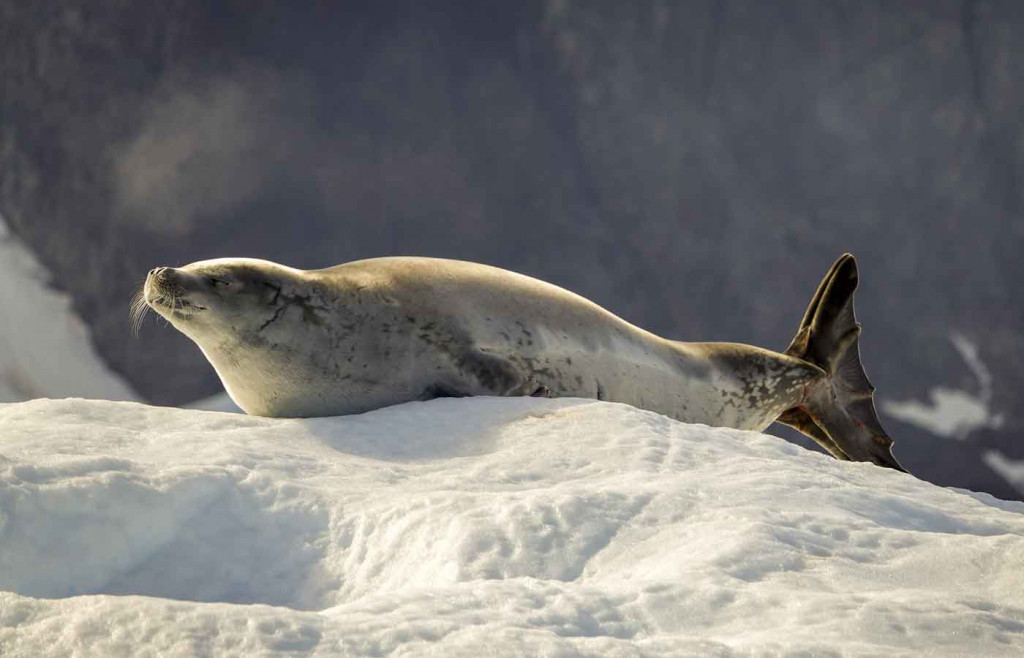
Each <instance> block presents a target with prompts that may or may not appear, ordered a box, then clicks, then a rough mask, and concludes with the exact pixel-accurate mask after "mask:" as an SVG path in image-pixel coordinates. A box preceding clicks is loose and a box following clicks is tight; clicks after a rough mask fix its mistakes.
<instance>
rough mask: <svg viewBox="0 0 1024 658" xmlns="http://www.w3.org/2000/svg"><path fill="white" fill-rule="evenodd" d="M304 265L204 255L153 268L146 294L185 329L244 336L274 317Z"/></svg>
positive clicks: (200, 338)
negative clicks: (293, 266) (202, 258)
mask: <svg viewBox="0 0 1024 658" xmlns="http://www.w3.org/2000/svg"><path fill="white" fill-rule="evenodd" d="M298 272H299V271H298V270H292V269H291V268H288V267H284V266H282V265H278V264H276V263H270V262H268V261H260V260H254V259H245V258H222V259H217V260H207V261H200V262H197V263H192V264H190V265H185V266H184V267H157V268H154V269H152V270H150V272H149V276H147V277H146V284H145V287H144V288H143V298H144V299H145V301H146V304H148V305H149V307H150V308H152V309H153V310H154V311H156V312H157V313H159V314H160V315H162V316H163V317H164V318H166V319H167V320H168V321H169V322H170V323H171V324H173V325H174V326H175V328H177V329H178V330H179V331H181V332H182V333H184V334H185V335H187V336H188V337H189V338H191V339H192V340H194V341H196V342H197V343H199V345H200V347H204V348H205V347H210V346H211V345H209V344H208V343H209V342H210V341H215V342H216V341H219V340H223V339H224V338H227V337H229V336H230V337H232V338H233V339H238V338H242V337H244V336H245V334H247V333H248V332H250V331H252V330H254V329H255V328H258V327H259V326H260V325H261V324H262V323H264V322H266V321H267V320H269V319H271V318H273V317H274V314H275V312H276V311H277V308H278V304H277V302H278V301H279V300H280V298H281V295H282V293H283V292H285V293H286V292H287V291H288V290H287V289H288V288H290V287H291V286H290V282H291V281H293V280H294V279H295V276H296V274H297V273H298Z"/></svg>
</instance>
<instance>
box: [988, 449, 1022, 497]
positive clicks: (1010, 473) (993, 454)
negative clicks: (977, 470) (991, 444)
mask: <svg viewBox="0 0 1024 658" xmlns="http://www.w3.org/2000/svg"><path fill="white" fill-rule="evenodd" d="M981 458H982V459H983V460H984V461H985V463H986V464H988V467H989V468H991V469H992V470H993V471H995V472H996V473H998V474H999V475H1000V477H1002V478H1003V479H1004V480H1006V481H1007V482H1009V483H1010V484H1011V485H1013V486H1014V487H1016V488H1017V490H1018V491H1022V492H1024V461H1015V460H1013V459H1008V458H1007V457H1006V455H1004V454H1003V453H1001V452H999V451H998V450H986V451H985V452H984V453H983V454H982V456H981Z"/></svg>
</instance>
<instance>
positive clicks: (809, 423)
mask: <svg viewBox="0 0 1024 658" xmlns="http://www.w3.org/2000/svg"><path fill="white" fill-rule="evenodd" d="M775 422H776V423H782V424H783V425H787V426H789V427H792V428H793V429H795V430H796V431H798V432H800V433H801V434H803V435H804V436H807V437H809V438H811V439H813V440H814V442H815V443H817V444H818V445H820V446H821V447H822V448H824V449H825V450H828V452H829V454H830V455H832V456H833V457H835V458H836V459H838V460H839V461H844V462H845V461H850V458H849V457H847V456H846V453H845V452H843V451H842V449H840V447H839V446H837V445H836V443H835V441H833V440H832V439H831V438H829V435H828V434H826V433H825V430H823V429H821V428H820V427H818V425H817V424H816V423H815V422H814V420H813V419H812V418H811V417H810V416H809V415H807V412H806V411H803V410H801V409H789V410H788V411H784V412H783V413H782V415H781V416H779V417H778V418H776V419H775Z"/></svg>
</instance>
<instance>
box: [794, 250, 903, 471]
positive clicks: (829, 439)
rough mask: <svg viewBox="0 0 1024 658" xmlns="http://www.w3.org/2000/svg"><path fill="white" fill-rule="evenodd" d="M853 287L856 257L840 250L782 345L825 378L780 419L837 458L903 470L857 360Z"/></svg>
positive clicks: (857, 334) (858, 352)
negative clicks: (789, 338)
mask: <svg viewBox="0 0 1024 658" xmlns="http://www.w3.org/2000/svg"><path fill="white" fill-rule="evenodd" d="M856 289H857V261H856V260H854V258H853V256H852V255H851V254H843V255H842V256H840V257H839V259H838V260H837V261H836V262H835V263H834V264H833V265H832V269H830V270H829V271H828V274H826V275H825V278H824V279H822V281H821V284H820V285H819V286H818V290H817V292H815V293H814V297H813V298H812V299H811V303H810V305H809V306H808V307H807V312H806V313H804V319H803V321H802V322H801V323H800V330H799V331H797V334H796V337H795V338H793V342H792V343H790V345H789V348H788V349H787V350H786V354H789V355H790V356H795V357H797V358H800V359H803V360H805V361H808V362H810V363H812V364H814V365H816V366H818V367H819V368H821V369H823V370H824V371H825V372H826V373H828V377H827V378H826V379H824V380H823V381H822V382H821V384H820V385H816V386H814V387H812V388H811V389H810V390H808V393H807V396H806V398H805V399H804V401H803V402H802V403H801V404H800V405H799V406H797V407H794V408H792V409H789V410H787V411H786V412H784V413H783V414H782V415H781V416H780V417H779V418H778V422H780V423H784V424H786V425H790V426H791V427H794V428H796V429H798V430H800V431H801V432H803V433H804V434H806V435H807V436H809V437H811V438H812V439H814V440H815V441H817V442H818V443H819V444H821V445H822V446H823V447H824V448H825V449H827V450H828V451H829V452H830V453H832V454H833V455H834V456H835V457H836V458H837V459H844V460H853V461H870V462H874V463H875V464H878V465H880V466H888V467H889V468H895V469H896V470H899V471H904V472H905V469H904V468H903V467H902V466H900V463H899V462H898V461H896V458H895V457H894V456H893V454H892V439H890V438H889V435H888V434H886V433H885V430H884V429H883V428H882V424H881V422H879V420H878V415H877V414H876V413H875V404H874V399H873V398H874V390H875V387H874V386H872V385H871V382H870V381H868V376H867V374H865V373H864V367H863V366H862V365H861V363H860V349H859V348H858V345H857V339H858V337H859V336H860V325H859V324H858V323H857V319H856V317H854V314H853V291H854V290H856Z"/></svg>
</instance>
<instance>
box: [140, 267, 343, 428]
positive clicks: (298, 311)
mask: <svg viewBox="0 0 1024 658" xmlns="http://www.w3.org/2000/svg"><path fill="white" fill-rule="evenodd" d="M141 300H142V301H141V302H139V303H138V304H137V305H136V309H140V308H145V306H141V304H142V303H144V304H145V305H146V306H148V307H149V308H152V309H153V310H154V311H156V312H157V313H159V314H160V315H161V316H163V317H164V318H166V319H167V320H168V321H169V322H170V323H171V324H172V325H174V327H175V328H176V329H178V330H179V331H181V332H182V333H183V334H185V335H186V336H188V337H189V338H191V339H192V341H193V342H195V343H196V344H197V345H198V346H199V348H200V350H202V352H203V354H204V355H205V356H206V358H207V359H208V360H209V361H210V363H211V364H212V365H213V367H214V369H216V371H217V374H218V375H219V376H220V378H221V381H222V382H223V383H224V387H225V388H226V389H227V391H228V393H229V394H230V395H231V397H232V398H233V399H234V401H235V402H236V403H237V404H238V405H239V406H240V407H241V408H242V409H244V410H245V411H247V412H249V413H255V414H259V415H311V414H309V413H305V412H306V410H305V408H304V407H302V406H301V405H299V404H297V403H296V402H295V400H303V399H304V398H309V397H311V396H310V395H308V394H307V391H308V389H309V383H308V382H309V381H311V380H315V379H316V378H317V377H318V376H319V374H318V370H317V367H318V366H317V363H319V361H322V360H323V359H322V358H319V357H318V351H322V350H321V348H322V347H324V346H325V345H330V344H331V343H330V340H329V339H325V337H324V332H325V331H326V329H325V326H326V324H327V323H326V322H325V321H324V314H326V313H328V312H329V309H328V307H327V302H326V301H325V298H324V292H323V289H322V287H321V286H320V285H319V283H318V282H317V281H316V280H315V278H314V277H313V276H312V275H311V274H310V273H309V272H306V271H304V270H298V269H294V268H290V267H286V266H284V265H279V264H277V263H271V262H269V261H263V260H256V259H251V258H221V259H216V260H206V261H200V262H196V263H192V264H190V265H185V266H184V267H157V268H154V269H153V270H150V272H149V276H147V277H146V284H145V286H144V287H143V290H142V293H141ZM136 312H137V311H136ZM313 398H314V401H315V396H313Z"/></svg>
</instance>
